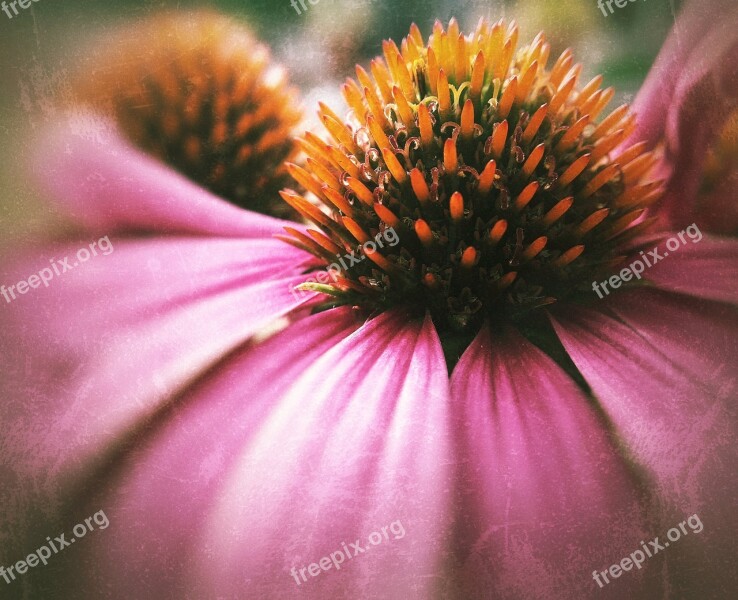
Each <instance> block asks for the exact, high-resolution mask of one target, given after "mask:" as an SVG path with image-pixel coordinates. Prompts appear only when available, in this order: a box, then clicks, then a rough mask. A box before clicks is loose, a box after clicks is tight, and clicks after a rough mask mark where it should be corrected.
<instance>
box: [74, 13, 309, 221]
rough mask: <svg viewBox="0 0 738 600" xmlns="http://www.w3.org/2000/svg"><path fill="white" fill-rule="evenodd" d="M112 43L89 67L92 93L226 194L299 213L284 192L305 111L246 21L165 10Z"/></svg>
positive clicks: (148, 143) (153, 150) (160, 151)
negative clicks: (280, 196)
mask: <svg viewBox="0 0 738 600" xmlns="http://www.w3.org/2000/svg"><path fill="white" fill-rule="evenodd" d="M132 33H133V34H132ZM105 47H106V51H105V52H103V53H102V54H99V53H98V55H97V56H96V59H95V61H94V63H93V64H92V65H91V68H90V66H88V68H87V69H86V70H85V73H84V75H83V77H82V78H83V83H82V84H81V85H80V86H79V87H80V89H81V90H82V96H83V98H84V99H86V100H88V101H90V102H92V103H94V104H95V105H96V106H99V107H101V108H102V109H103V110H105V111H107V112H110V113H112V116H113V117H114V119H115V121H116V122H117V123H118V125H119V127H120V128H121V130H122V131H123V133H124V134H125V135H126V136H128V137H129V138H130V139H131V140H132V141H133V142H134V143H135V144H136V145H137V146H139V147H140V148H142V149H143V150H144V151H146V152H148V153H150V154H152V155H154V156H156V157H157V158H159V159H161V160H162V161H164V162H166V163H168V164H170V165H172V166H173V167H174V168H176V169H177V170H179V171H180V172H182V173H183V174H184V175H186V176H187V177H189V178H190V179H192V180H193V181H196V182H197V183H199V184H201V185H203V186H205V187H207V188H209V189H211V190H212V191H214V192H215V193H216V194H218V195H220V196H221V197H223V198H226V199H228V200H230V201H232V202H234V203H235V204H238V205H240V206H244V207H246V208H250V209H252V210H257V211H260V212H266V213H272V214H273V213H274V210H273V209H275V208H276V211H277V212H278V213H280V214H281V215H282V216H286V215H289V216H292V215H293V213H292V211H291V210H289V207H287V206H285V205H284V203H283V202H280V201H279V199H278V196H277V192H278V191H279V189H281V188H282V187H283V186H284V185H286V184H287V181H288V179H287V173H286V170H285V168H284V161H286V160H290V159H291V158H292V157H294V155H295V154H296V150H297V149H296V146H295V143H294V139H293V136H292V129H293V128H294V127H295V126H296V125H297V123H298V122H299V121H300V118H301V113H300V110H299V109H298V108H297V106H296V105H297V103H296V98H295V96H296V94H295V93H294V92H293V90H291V89H289V88H288V87H287V84H286V79H285V77H284V72H283V70H282V69H280V68H279V67H277V66H276V65H274V64H273V63H272V62H271V59H270V55H269V50H268V49H267V48H266V46H264V45H263V44H261V43H259V42H258V41H257V40H256V39H255V38H254V37H253V36H252V35H251V33H250V32H249V31H248V30H247V29H246V28H244V27H243V26H242V25H241V24H239V23H237V22H236V21H234V20H232V19H229V18H227V17H224V16H222V15H219V14H216V13H211V12H208V11H198V12H195V13H179V12H178V13H163V14H156V15H154V16H153V17H151V18H150V19H148V20H146V21H144V22H142V23H139V24H138V25H137V26H136V27H135V28H133V29H131V28H128V27H124V28H123V29H122V31H121V33H120V34H118V35H113V36H112V39H106V44H105ZM270 198H277V201H276V202H272V201H270V200H269V199H270Z"/></svg>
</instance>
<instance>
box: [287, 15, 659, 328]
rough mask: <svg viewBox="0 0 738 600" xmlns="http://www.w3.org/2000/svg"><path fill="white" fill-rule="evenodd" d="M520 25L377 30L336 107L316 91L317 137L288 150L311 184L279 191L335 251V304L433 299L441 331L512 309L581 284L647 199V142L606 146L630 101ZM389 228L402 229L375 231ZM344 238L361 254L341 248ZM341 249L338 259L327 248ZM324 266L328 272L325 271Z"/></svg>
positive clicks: (651, 188)
mask: <svg viewBox="0 0 738 600" xmlns="http://www.w3.org/2000/svg"><path fill="white" fill-rule="evenodd" d="M517 37H518V28H517V26H516V25H515V24H512V25H511V26H509V27H507V26H506V24H505V23H504V22H503V21H500V22H498V23H496V24H494V25H490V24H489V23H487V22H486V21H484V20H483V21H481V22H480V24H479V25H478V27H477V29H476V31H475V32H474V33H473V34H471V35H468V36H466V35H463V34H461V33H460V32H459V28H458V25H457V23H456V22H455V21H453V20H452V21H451V23H450V24H449V27H448V30H444V29H443V27H442V26H441V25H440V24H439V23H436V25H435V28H434V30H433V34H432V35H431V37H430V40H429V42H428V44H426V43H425V42H424V40H423V38H422V36H421V34H420V32H419V30H418V28H417V27H416V26H413V27H412V29H411V31H410V35H409V36H408V37H407V38H406V39H404V40H403V42H402V45H401V49H399V48H398V47H397V46H396V45H395V43H394V42H391V41H387V42H385V43H384V60H383V59H381V58H377V59H375V60H374V61H373V62H372V63H371V69H370V71H371V74H370V73H368V72H367V71H365V70H364V69H363V68H361V67H357V79H358V82H357V81H354V80H350V79H349V80H348V81H347V83H346V84H345V85H344V86H343V94H344V97H345V99H346V101H347V103H348V105H349V106H350V108H351V112H352V114H351V116H350V117H349V119H348V120H347V122H344V121H343V120H342V119H340V118H339V117H338V116H337V115H336V114H335V113H333V112H332V111H331V110H330V109H329V108H328V107H326V106H324V105H321V112H320V114H321V118H322V121H323V123H324V124H325V127H326V129H327V131H328V133H329V134H330V139H329V141H327V142H326V141H323V140H321V139H319V138H318V137H316V136H314V135H311V134H307V135H306V136H305V138H304V139H303V140H302V148H303V149H304V151H305V152H306V154H307V155H308V158H307V163H306V165H305V168H301V167H298V166H295V165H291V166H290V171H291V174H292V176H293V177H294V179H296V180H297V182H299V184H300V185H301V186H302V187H304V188H305V189H306V190H307V191H308V192H309V193H310V195H312V196H314V197H315V198H317V200H319V201H320V203H322V205H324V207H325V208H326V209H327V210H319V209H318V208H316V205H315V202H314V200H313V201H312V202H311V201H309V200H308V199H306V198H304V197H302V196H299V195H298V194H297V193H296V192H294V191H292V190H286V191H284V192H283V198H284V199H285V200H286V201H287V202H288V203H289V204H290V205H292V206H293V207H294V208H295V209H297V210H298V211H300V212H301V213H302V214H303V215H304V216H305V217H307V218H308V219H310V220H312V221H313V222H314V223H315V224H316V225H317V228H315V229H312V230H309V231H308V234H309V235H303V234H301V233H299V232H297V231H295V230H290V234H291V238H290V239H291V242H292V243H294V244H295V245H297V246H300V247H302V248H304V249H306V250H308V251H310V252H312V253H313V254H314V255H315V256H317V257H319V258H320V259H321V262H322V261H325V264H326V265H331V264H332V265H333V267H332V268H331V270H330V275H331V279H330V281H329V282H328V283H316V284H311V283H307V284H305V285H304V286H302V287H303V288H304V289H314V290H318V291H322V292H326V293H329V294H330V295H331V296H332V298H331V300H330V302H331V303H332V304H352V305H358V306H364V307H367V308H368V309H370V310H373V311H376V310H385V309H387V308H389V307H392V306H396V305H402V304H404V305H410V306H416V307H418V308H419V309H420V310H421V311H425V310H427V311H430V313H431V315H432V317H433V319H434V323H435V325H436V327H437V328H438V329H439V331H452V332H453V331H456V332H469V331H475V330H476V329H478V327H479V326H480V325H481V323H482V322H483V321H484V320H485V319H486V320H489V321H493V322H511V321H520V320H521V319H525V318H527V317H526V316H527V315H530V314H531V311H534V309H537V308H540V307H542V306H546V305H549V304H551V303H553V302H555V301H557V300H560V299H562V298H565V297H567V296H570V295H571V294H573V293H576V292H577V291H578V290H580V289H582V286H583V285H586V286H589V285H591V281H592V280H593V279H594V278H595V277H596V276H598V275H599V274H600V273H601V272H602V271H606V272H609V271H610V270H612V269H613V268H614V266H615V265H616V263H617V261H618V247H619V246H620V245H621V244H622V243H623V242H624V241H625V240H626V239H628V238H630V237H631V236H632V235H634V233H635V232H636V231H637V230H640V229H642V228H643V227H645V226H646V225H647V223H640V224H638V225H637V226H636V225H635V224H636V223H637V222H638V220H639V217H640V216H641V215H642V213H643V211H644V209H645V207H646V206H648V205H649V204H650V203H652V202H654V201H655V200H657V198H658V196H659V194H660V193H661V190H660V182H658V181H647V180H646V178H647V176H648V173H649V172H650V171H651V168H652V167H653V165H654V163H655V161H656V157H655V156H654V155H653V154H650V153H644V146H643V145H642V144H639V145H636V146H633V147H631V148H629V149H627V150H625V151H621V152H620V153H619V155H618V156H617V158H614V159H613V158H612V157H611V153H613V151H614V150H616V149H617V148H618V147H619V146H620V145H621V143H622V142H623V141H624V140H625V139H626V138H627V137H628V136H629V135H630V133H631V132H632V130H633V127H634V116H633V115H631V114H630V113H629V111H628V106H627V105H625V106H621V107H620V108H618V109H616V110H615V111H613V112H612V113H611V114H610V115H609V116H608V117H606V118H604V119H602V120H598V117H599V115H600V114H601V113H602V111H603V110H604V109H605V107H606V105H607V104H608V103H609V102H610V100H611V99H612V97H613V90H612V89H604V90H603V89H600V85H601V83H602V77H601V76H598V77H595V78H594V79H592V81H590V82H589V83H587V84H586V85H584V86H579V85H578V79H579V74H580V71H581V65H578V64H576V65H575V64H574V61H573V58H572V53H571V51H569V50H566V51H565V52H564V53H563V54H562V55H561V56H560V57H559V58H558V60H557V61H556V62H555V64H554V65H553V66H552V67H551V68H547V66H546V65H547V62H548V55H549V44H548V43H546V41H545V39H544V36H543V35H542V34H539V35H538V36H536V38H535V39H534V40H533V41H532V42H531V43H530V44H529V45H527V46H525V47H523V48H521V49H520V50H518V51H516V43H517ZM390 229H391V230H393V231H392V238H393V239H394V236H395V234H396V236H397V238H399V243H396V244H387V243H385V244H381V245H380V244H379V243H378V242H381V240H382V239H383V237H384V238H386V236H385V234H386V233H388V232H389V231H390ZM349 252H354V253H355V255H356V256H362V257H363V256H365V257H366V260H360V261H358V262H354V261H351V263H350V264H348V263H346V261H344V263H343V264H345V265H346V267H347V268H336V264H337V263H338V258H337V257H341V256H342V255H343V254H344V253H349ZM339 264H340V263H339ZM324 281H325V280H324Z"/></svg>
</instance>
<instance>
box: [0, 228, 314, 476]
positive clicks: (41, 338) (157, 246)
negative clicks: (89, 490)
mask: <svg viewBox="0 0 738 600" xmlns="http://www.w3.org/2000/svg"><path fill="white" fill-rule="evenodd" d="M113 243H114V250H113V252H112V253H111V254H109V255H108V256H98V257H95V259H94V260H90V262H88V263H85V264H84V265H79V266H78V267H76V268H75V269H73V270H71V271H70V272H67V273H62V274H61V275H60V276H59V277H58V278H55V279H52V280H51V282H50V285H49V287H48V288H43V287H41V288H38V289H36V290H31V292H32V293H28V294H26V295H24V296H21V297H19V298H18V299H17V300H15V301H14V302H13V303H11V304H10V305H9V306H8V307H6V310H7V311H8V312H5V313H4V314H3V317H4V322H5V323H6V324H7V326H6V328H5V331H4V335H3V338H2V346H3V357H2V362H3V366H4V369H6V371H5V372H6V373H7V378H6V379H5V381H4V382H3V383H2V388H3V390H4V391H5V392H7V393H9V394H11V393H13V394H14V395H13V396H10V397H14V398H19V399H20V401H23V402H26V403H29V405H30V406H32V408H33V412H32V413H29V415H32V418H30V419H29V422H28V423H27V424H26V429H25V430H24V431H23V432H20V435H21V438H22V439H20V440H18V444H17V447H18V448H19V451H20V452H23V450H24V449H27V448H28V446H29V444H33V445H34V446H35V448H36V449H35V451H34V454H33V456H27V457H24V459H23V461H22V462H23V463H24V464H25V463H26V462H27V463H28V464H27V467H26V468H27V470H28V471H29V472H33V469H36V468H39V467H40V466H42V465H43V464H45V462H46V461H50V462H54V463H55V464H56V465H57V467H56V468H58V469H59V470H60V471H62V472H66V471H67V470H69V471H70V473H69V474H71V473H72V472H74V471H76V470H77V469H78V468H79V466H80V465H83V464H84V458H85V457H89V456H94V455H96V454H98V453H100V452H102V451H104V450H105V449H106V448H108V447H109V446H110V445H111V444H114V443H116V442H117V441H118V440H120V439H122V438H123V437H125V435H126V434H127V433H128V432H129V431H130V430H131V428H134V427H136V426H137V425H140V423H141V422H143V421H144V420H145V419H147V418H149V417H151V416H152V415H153V414H155V413H156V411H158V410H160V409H161V408H162V406H164V405H166V404H167V403H168V402H169V401H171V399H172V398H174V397H175V396H176V395H177V394H178V393H180V392H181V390H182V389H184V388H185V387H186V386H187V385H188V384H190V383H191V382H192V381H193V380H195V379H196V378H197V377H198V376H200V375H201V374H202V373H203V372H205V371H206V370H207V369H208V368H210V367H211V366H212V365H213V364H215V363H217V362H218V361H219V360H221V359H223V358H224V357H225V356H227V354H228V353H229V352H231V351H232V350H233V349H234V348H236V347H238V346H239V345H240V344H243V343H244V342H245V341H246V340H248V339H249V338H250V337H251V336H253V335H254V334H256V333H258V332H260V331H261V330H262V329H263V328H264V327H266V326H268V325H269V324H271V323H273V322H274V321H275V320H277V319H279V318H280V317H283V316H284V315H286V314H287V313H289V312H290V311H292V310H293V309H295V308H296V307H298V306H300V305H301V304H302V303H303V302H305V300H306V299H308V298H306V299H303V298H300V297H299V296H294V295H293V294H292V293H291V290H292V288H293V287H294V286H295V285H297V284H298V283H300V282H301V281H302V280H303V279H304V277H303V276H301V275H299V273H300V271H301V270H302V267H303V264H304V260H305V253H303V252H300V251H298V250H295V249H292V248H290V247H289V246H287V245H286V244H283V243H282V242H280V241H278V240H272V239H266V240H232V239H215V240H208V239H200V238H189V239H153V240H150V241H127V240H116V241H114V242H113ZM58 250H59V251H60V254H56V255H55V256H57V257H59V256H64V255H67V256H69V255H72V254H73V251H74V249H73V248H70V247H65V248H58ZM44 262H46V261H44V260H41V263H40V264H42V265H43V264H44ZM30 266H33V270H31V269H30ZM37 269H38V267H37V266H36V265H33V264H32V265H29V268H28V269H27V270H25V271H24V272H23V275H22V276H26V277H27V276H28V274H29V273H33V272H34V270H37ZM29 381H30V382H31V383H29ZM24 386H25V387H24ZM50 419H52V420H53V422H54V424H55V425H54V428H53V430H52V431H50V432H46V433H45V434H44V435H39V431H41V430H42V429H43V428H45V427H47V426H48V423H49V420H50ZM80 423H84V424H85V426H84V427H83V428H80Z"/></svg>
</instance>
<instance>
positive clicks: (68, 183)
mask: <svg viewBox="0 0 738 600" xmlns="http://www.w3.org/2000/svg"><path fill="white" fill-rule="evenodd" d="M90 119H91V123H92V125H90V124H88V125H87V127H89V128H91V130H92V131H91V132H90V130H89V129H88V128H82V127H80V125H79V123H75V122H71V121H70V122H69V123H64V124H57V125H56V126H55V129H53V130H51V131H49V132H46V133H45V134H44V136H43V137H42V138H41V139H40V140H39V142H38V147H39V148H40V149H41V150H40V151H39V153H38V156H37V158H36V163H35V166H34V172H33V178H34V179H35V180H37V181H38V185H39V186H40V188H41V189H42V190H43V192H44V194H45V195H47V196H48V197H49V198H51V199H53V200H54V201H55V202H57V203H58V205H59V206H60V208H61V210H62V212H63V213H64V214H65V215H68V216H69V217H71V218H72V219H74V221H75V224H77V225H79V226H83V227H85V228H86V229H87V230H89V231H92V232H96V233H98V234H103V235H105V234H113V233H114V232H117V231H131V230H133V231H156V232H160V233H190V234H198V235H217V236H230V237H235V236H237V237H264V236H270V235H272V234H273V233H279V232H281V231H282V227H283V226H284V225H291V223H290V222H287V221H282V220H279V219H274V218H272V217H267V216H264V215H260V214H258V213H254V212H251V211H247V210H244V209H241V208H239V207H237V206H234V205H232V204H230V203H228V202H226V201H225V200H221V199H220V198H218V197H217V196H214V195H213V194H211V193H210V192H208V191H206V190H204V189H203V188H201V187H199V186H197V185H196V184H194V183H192V182H191V181H189V180H188V179H186V178H185V177H183V176H181V175H179V174H178V173H176V172H175V171H173V170H172V169H171V168H169V167H167V166H166V165H164V164H162V163H160V162H158V161H156V160H155V159H153V158H151V157H149V156H148V155H146V154H144V153H143V152H141V151H139V150H137V149H135V148H133V147H132V146H131V145H130V144H129V143H128V142H126V141H125V140H124V139H122V138H121V136H120V135H119V134H118V133H117V132H116V131H115V130H114V129H113V126H111V125H109V124H105V123H100V122H99V118H98V117H94V116H91V117H90Z"/></svg>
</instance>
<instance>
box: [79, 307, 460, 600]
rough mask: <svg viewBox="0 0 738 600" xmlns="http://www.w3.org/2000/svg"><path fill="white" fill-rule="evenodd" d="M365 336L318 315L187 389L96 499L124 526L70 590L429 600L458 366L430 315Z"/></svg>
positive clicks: (384, 320) (364, 330)
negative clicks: (451, 375)
mask: <svg viewBox="0 0 738 600" xmlns="http://www.w3.org/2000/svg"><path fill="white" fill-rule="evenodd" d="M357 325H358V324H357V323H356V322H355V318H354V317H353V316H352V311H351V310H350V309H336V310H331V311H326V312H324V313H320V314H317V315H314V316H311V317H308V318H306V319H304V320H302V321H300V322H299V323H298V324H295V325H293V326H290V327H288V328H287V329H285V330H284V331H282V332H281V333H279V334H277V335H276V336H274V337H273V338H270V339H269V340H266V341H265V342H263V343H262V344H260V345H258V346H254V347H253V348H250V349H247V350H245V351H243V352H240V353H239V354H237V355H234V356H233V357H232V359H230V360H229V361H228V363H227V364H226V365H225V366H223V367H221V368H219V369H218V370H217V371H213V372H212V373H211V374H209V375H208V376H207V377H206V378H205V379H204V380H203V381H201V382H200V383H198V384H197V385H196V386H195V387H194V388H193V389H191V390H190V391H188V393H187V394H186V395H184V396H183V397H182V399H181V401H180V402H179V403H178V406H177V407H173V408H172V411H171V412H170V414H169V415H167V417H166V418H162V419H161V421H160V422H159V423H158V424H157V426H156V427H155V429H154V430H153V431H151V433H150V434H148V435H146V436H145V437H144V436H140V437H139V438H138V440H137V443H136V451H135V453H133V454H132V455H131V456H130V461H126V463H125V467H124V468H122V469H119V470H118V471H117V472H116V474H115V476H114V477H112V478H111V481H110V482H109V483H108V485H106V486H104V487H105V489H104V490H103V491H102V494H101V495H96V496H94V497H92V498H91V499H90V500H89V502H90V507H92V506H99V507H105V508H106V513H107V515H108V516H109V518H110V522H111V523H113V524H115V527H113V526H112V525H111V528H110V529H109V530H108V532H100V535H99V536H97V537H95V538H94V539H93V538H92V536H90V538H91V539H90V542H94V544H92V545H87V546H85V547H84V552H85V553H86V554H85V557H84V558H83V559H80V558H79V557H78V558H77V559H76V561H75V562H77V563H78V564H85V565H86V566H85V568H84V572H81V571H80V569H76V570H73V571H72V576H71V578H70V581H69V585H70V586H78V589H90V587H89V586H92V587H93V588H94V589H98V588H97V586H98V585H99V584H101V583H102V582H105V587H106V590H107V594H108V597H110V598H130V597H141V598H144V597H145V598H148V597H202V598H215V597H234V598H235V597H239V598H240V597H246V596H248V597H258V598H291V597H297V595H299V596H300V597H305V598H316V599H318V598H320V599H323V598H344V597H362V598H371V597H374V596H373V595H372V593H371V590H373V589H376V590H378V591H380V592H383V596H384V597H386V596H387V594H390V595H393V596H397V595H398V594H399V595H400V596H401V597H408V598H427V597H431V595H432V594H431V592H430V591H429V590H431V589H432V588H433V587H434V586H435V585H436V582H435V581H434V578H433V575H435V574H436V573H437V571H438V568H439V567H438V558H439V556H440V551H439V547H438V544H439V543H440V540H441V539H442V535H441V530H442V529H443V527H444V522H445V521H444V518H443V517H444V515H445V514H446V500H447V499H446V497H445V494H444V490H445V489H446V486H447V485H448V482H447V481H446V480H445V479H444V478H445V474H446V472H447V470H448V466H447V465H448V453H449V447H448V443H447V441H446V434H447V423H448V410H449V404H448V379H447V375H446V372H445V368H444V362H443V354H442V351H441V348H440V344H439V342H438V339H437V337H436V336H435V333H434V330H433V327H432V325H431V323H430V321H429V320H427V321H426V322H425V323H424V324H420V323H408V322H407V319H406V318H404V317H403V315H400V314H393V315H381V316H379V317H377V318H376V319H374V320H372V321H370V322H368V323H366V324H365V325H363V326H362V327H360V328H359V329H358V330H356V331H354V330H355V329H356V327H357ZM352 332H353V333H352ZM94 481H95V482H96V483H97V484H98V485H100V482H101V480H100V478H99V477H98V478H95V479H94ZM173 499H176V500H175V502H174V503H173V502H172V500H173ZM91 510H92V509H91ZM154 516H155V518H153V517H154ZM398 521H399V524H396V522H398ZM393 523H395V525H394V526H393V527H392V529H390V526H391V524H393ZM383 527H384V528H385V531H387V537H384V536H385V534H384V533H383V532H382V528H383ZM401 527H402V529H401ZM375 531H377V532H379V535H380V536H382V541H381V543H379V544H377V545H376V546H372V545H371V544H369V545H367V537H368V536H369V535H370V534H371V533H372V532H375ZM402 532H404V534H405V535H403V534H402ZM374 539H375V541H376V537H374ZM356 541H359V542H360V545H361V547H362V548H365V549H366V548H367V547H368V549H366V550H365V552H364V553H362V554H361V555H360V556H356V557H351V558H348V557H345V558H344V564H343V565H339V566H341V568H340V570H337V569H336V568H335V567H334V568H332V569H331V570H330V571H327V572H324V571H323V570H321V572H320V575H319V576H317V577H311V576H310V575H307V581H303V580H302V579H300V584H299V585H298V583H297V582H296V581H295V579H294V577H293V576H292V575H291V574H290V570H291V569H292V567H296V568H297V569H298V570H299V569H301V568H303V567H307V566H308V565H310V564H311V563H313V562H318V561H320V558H321V557H323V556H329V555H330V553H332V552H336V551H343V549H344V543H345V544H346V545H347V546H349V545H351V544H353V543H355V542H356ZM85 543H86V544H87V540H85ZM79 549H80V545H77V547H76V548H75V551H78V550H79ZM88 561H89V562H88Z"/></svg>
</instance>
